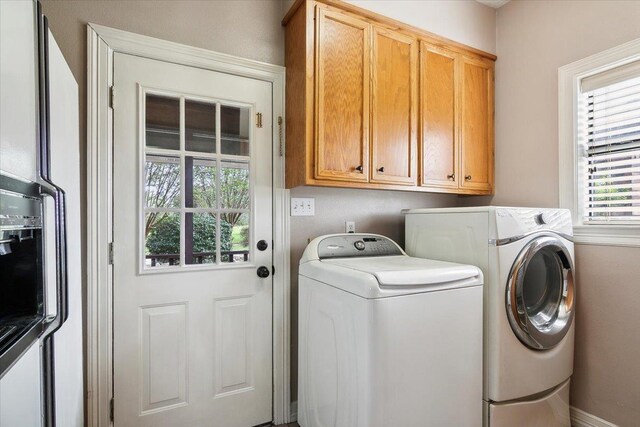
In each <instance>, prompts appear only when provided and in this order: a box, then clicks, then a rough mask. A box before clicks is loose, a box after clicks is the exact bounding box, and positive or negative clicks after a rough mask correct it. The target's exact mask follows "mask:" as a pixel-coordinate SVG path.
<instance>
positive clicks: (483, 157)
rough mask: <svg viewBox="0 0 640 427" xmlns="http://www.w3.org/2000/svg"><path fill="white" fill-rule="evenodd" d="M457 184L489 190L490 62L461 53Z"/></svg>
mask: <svg viewBox="0 0 640 427" xmlns="http://www.w3.org/2000/svg"><path fill="white" fill-rule="evenodd" d="M461 68H462V70H461V80H462V81H461V85H462V90H461V97H460V98H461V104H462V105H461V119H460V120H461V122H460V132H461V135H460V140H461V143H460V151H461V157H460V169H461V170H460V173H461V175H462V177H461V178H462V179H461V180H460V188H461V189H465V190H474V191H478V192H485V193H491V192H492V191H493V162H494V159H493V132H494V131H493V120H494V118H493V112H494V105H493V103H494V88H493V62H490V61H484V60H480V59H475V58H468V57H465V56H462V57H461Z"/></svg>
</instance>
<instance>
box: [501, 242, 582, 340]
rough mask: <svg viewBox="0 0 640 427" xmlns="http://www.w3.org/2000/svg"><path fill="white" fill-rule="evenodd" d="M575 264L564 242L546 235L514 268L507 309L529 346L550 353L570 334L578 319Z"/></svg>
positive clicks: (524, 251)
mask: <svg viewBox="0 0 640 427" xmlns="http://www.w3.org/2000/svg"><path fill="white" fill-rule="evenodd" d="M574 297H575V290H574V282H573V263H572V260H571V255H570V252H569V251H568V250H567V248H566V246H565V245H564V244H563V243H562V241H561V240H560V239H558V238H557V237H555V236H553V235H543V236H540V237H538V238H536V239H533V240H532V241H531V242H529V244H528V245H527V246H525V247H524V248H523V249H522V251H521V252H520V254H518V257H517V258H516V261H515V263H514V264H513V266H512V267H511V272H510V273H509V278H508V282H507V292H506V307H507V316H508V317H509V323H510V324H511V328H512V329H513V331H514V333H515V334H516V336H517V337H518V339H520V341H522V342H523V343H524V344H525V345H526V346H528V347H530V348H532V349H534V350H547V349H550V348H553V347H554V346H555V345H557V344H558V343H559V342H560V341H561V340H562V338H564V336H565V335H566V334H567V332H568V331H569V327H570V326H571V322H572V320H573V315H574V307H573V305H574Z"/></svg>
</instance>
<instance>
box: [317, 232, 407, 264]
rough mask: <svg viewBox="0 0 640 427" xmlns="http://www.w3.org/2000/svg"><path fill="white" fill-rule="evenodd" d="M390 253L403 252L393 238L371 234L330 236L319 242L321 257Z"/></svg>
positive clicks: (382, 254) (365, 255)
mask: <svg viewBox="0 0 640 427" xmlns="http://www.w3.org/2000/svg"><path fill="white" fill-rule="evenodd" d="M390 255H403V253H402V250H401V249H400V248H399V247H398V245H396V244H395V242H394V241H393V240H391V239H388V238H386V237H382V236H376V235H371V234H343V235H339V236H330V237H327V238H325V239H322V240H321V241H320V242H319V243H318V257H319V258H320V259H326V258H349V257H369V256H390Z"/></svg>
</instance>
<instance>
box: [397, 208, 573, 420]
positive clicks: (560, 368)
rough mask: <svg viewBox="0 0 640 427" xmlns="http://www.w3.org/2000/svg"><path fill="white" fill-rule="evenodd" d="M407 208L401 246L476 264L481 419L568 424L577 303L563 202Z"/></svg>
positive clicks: (425, 254) (421, 253)
mask: <svg viewBox="0 0 640 427" xmlns="http://www.w3.org/2000/svg"><path fill="white" fill-rule="evenodd" d="M405 214H406V222H405V224H406V228H405V240H406V251H407V253H408V254H409V255H411V256H416V257H425V258H431V259H440V260H447V261H455V262H461V263H468V264H473V265H477V266H479V267H480V268H481V269H482V271H483V272H484V277H485V285H484V291H485V293H484V393H483V398H484V401H485V404H484V405H485V406H484V410H485V419H484V422H485V426H491V427H503V426H504V427H506V426H509V427H511V426H519V427H534V426H535V427H538V426H539V427H554V426H567V427H569V426H570V425H571V423H570V418H569V378H570V377H571V374H572V372H573V341H574V326H573V316H574V312H575V306H574V305H575V284H574V280H573V264H574V248H573V243H572V234H573V231H572V230H573V228H572V223H571V215H570V213H569V211H567V210H561V209H533V208H506V207H493V206H490V207H474V208H450V209H414V210H407V211H405Z"/></svg>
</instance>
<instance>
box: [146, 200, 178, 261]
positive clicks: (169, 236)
mask: <svg viewBox="0 0 640 427" xmlns="http://www.w3.org/2000/svg"><path fill="white" fill-rule="evenodd" d="M144 235H145V266H146V267H160V266H170V265H179V264H180V214H178V213H176V212H148V213H147V214H146V215H145V224H144Z"/></svg>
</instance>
